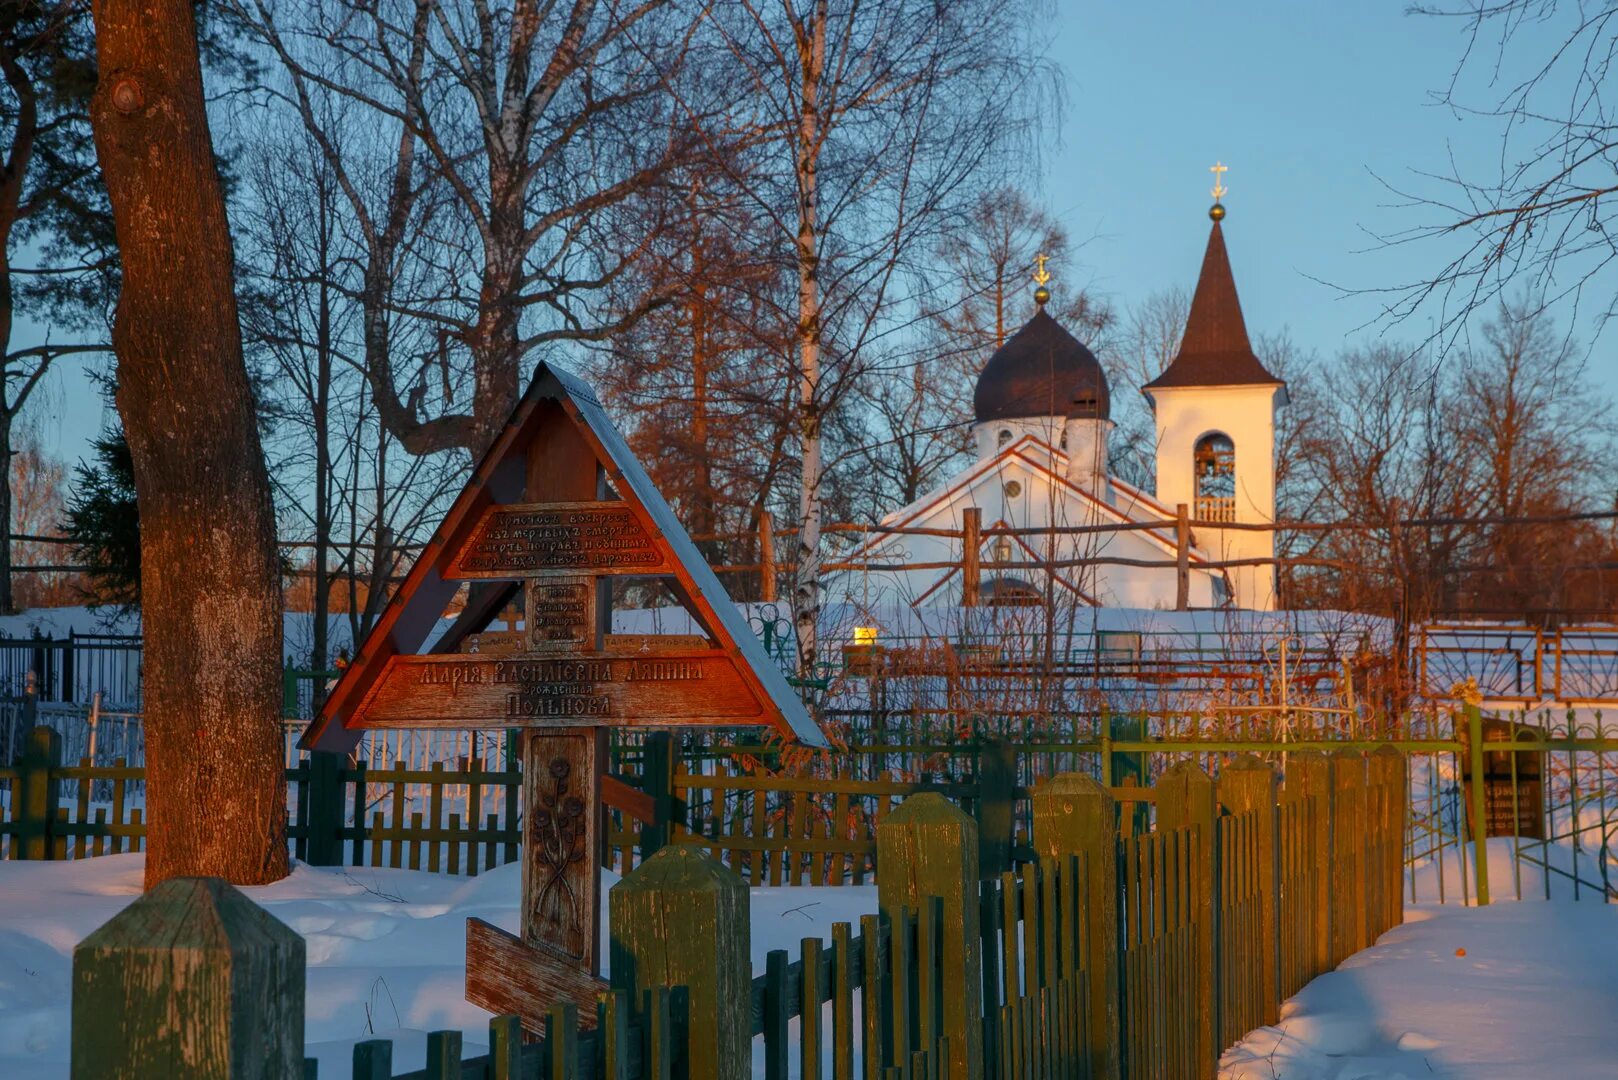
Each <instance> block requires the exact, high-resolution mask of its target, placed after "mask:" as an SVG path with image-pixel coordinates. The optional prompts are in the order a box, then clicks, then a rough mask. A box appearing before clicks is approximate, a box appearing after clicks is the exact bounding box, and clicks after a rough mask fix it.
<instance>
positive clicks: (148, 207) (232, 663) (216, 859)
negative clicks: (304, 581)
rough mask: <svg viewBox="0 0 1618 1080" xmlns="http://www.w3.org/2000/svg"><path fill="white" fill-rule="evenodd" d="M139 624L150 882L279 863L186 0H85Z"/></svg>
mask: <svg viewBox="0 0 1618 1080" xmlns="http://www.w3.org/2000/svg"><path fill="white" fill-rule="evenodd" d="M93 11H94V16H95V26H96V49H97V54H98V59H99V64H100V82H99V84H98V86H97V87H96V93H95V98H94V101H93V103H92V107H91V123H92V126H93V129H94V132H95V141H96V152H97V155H98V156H99V158H100V161H101V168H102V171H103V173H104V175H105V177H106V182H107V191H108V194H109V195H110V196H111V200H112V210H113V222H114V225H115V227H116V230H117V237H118V249H119V252H120V254H121V258H122V264H123V291H122V294H121V295H120V296H119V299H118V314H117V320H116V322H115V323H114V326H113V346H114V350H115V351H116V353H117V356H118V411H119V413H120V415H121V416H122V417H123V422H124V430H125V433H126V434H127V436H128V439H129V448H130V452H131V455H132V456H133V458H134V464H135V490H136V494H137V497H138V499H139V503H140V518H141V607H142V619H143V625H144V632H145V638H146V643H145V699H146V760H147V813H148V818H147V820H148V821H149V822H150V826H149V829H148V834H147V835H148V846H147V855H146V884H147V887H148V888H150V887H151V886H152V885H155V884H157V883H158V882H160V881H163V880H164V879H166V878H170V877H177V876H182V875H198V874H202V875H215V876H218V877H223V878H225V879H227V880H229V881H231V882H234V883H236V884H239V885H256V884H262V883H265V882H269V881H274V880H276V879H278V878H281V877H283V876H285V875H286V872H287V844H286V781H285V778H284V775H283V773H282V760H281V754H282V750H281V725H280V696H281V695H280V691H281V685H280V683H281V680H280V675H281V670H280V668H281V666H280V655H281V589H280V580H279V574H278V568H277V565H276V554H275V531H274V514H273V511H272V507H271V502H270V486H269V479H268V477H267V475H266V473H265V468H264V455H263V452H262V450H261V449H260V447H259V441H258V430H257V427H256V426H255V424H254V420H253V400H252V395H251V392H250V390H249V387H248V381H247V369H246V366H245V365H244V364H243V361H242V347H241V328H240V325H239V323H238V321H237V314H236V297H235V293H234V291H233V288H232V284H233V281H234V270H235V267H234V256H233V252H232V249H231V241H230V231H229V228H228V226H227V224H226V220H225V204H224V199H223V197H222V195H221V193H220V185H219V175H218V172H217V170H216V168H215V163H214V156H213V148H212V144H211V141H210V136H209V132H208V120H207V112H206V109H205V106H204V101H203V94H202V71H201V67H200V65H199V62H198V57H197V40H196V27H195V25H194V24H193V21H192V4H191V3H190V0H95V4H94V8H93Z"/></svg>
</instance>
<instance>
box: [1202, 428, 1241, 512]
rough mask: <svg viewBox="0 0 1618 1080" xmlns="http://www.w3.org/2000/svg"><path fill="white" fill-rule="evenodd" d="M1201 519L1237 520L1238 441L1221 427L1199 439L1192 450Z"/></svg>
mask: <svg viewBox="0 0 1618 1080" xmlns="http://www.w3.org/2000/svg"><path fill="white" fill-rule="evenodd" d="M1191 475H1192V476H1194V477H1195V478H1196V507H1195V510H1194V516H1195V517H1196V519H1197V520H1198V521H1235V520H1236V444H1235V443H1234V442H1232V441H1231V439H1230V436H1229V435H1226V434H1224V433H1223V432H1220V431H1210V432H1209V433H1208V434H1206V435H1204V436H1203V437H1202V438H1200V439H1198V440H1197V443H1196V446H1195V448H1194V449H1193V450H1192V452H1191Z"/></svg>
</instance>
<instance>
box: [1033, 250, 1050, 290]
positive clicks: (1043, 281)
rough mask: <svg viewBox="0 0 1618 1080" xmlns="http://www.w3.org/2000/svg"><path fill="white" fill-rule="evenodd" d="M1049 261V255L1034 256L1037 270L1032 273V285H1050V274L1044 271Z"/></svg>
mask: <svg viewBox="0 0 1618 1080" xmlns="http://www.w3.org/2000/svg"><path fill="white" fill-rule="evenodd" d="M1049 260H1050V256H1049V255H1035V256H1034V262H1035V263H1036V264H1037V265H1038V268H1037V269H1036V270H1035V271H1034V284H1035V285H1048V284H1049V283H1050V280H1051V275H1050V272H1049V271H1047V270H1046V269H1045V264H1046V263H1047V262H1048V261H1049Z"/></svg>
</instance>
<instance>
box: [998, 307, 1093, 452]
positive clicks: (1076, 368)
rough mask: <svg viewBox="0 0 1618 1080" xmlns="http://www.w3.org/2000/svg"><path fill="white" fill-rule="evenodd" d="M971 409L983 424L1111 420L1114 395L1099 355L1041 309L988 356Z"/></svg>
mask: <svg viewBox="0 0 1618 1080" xmlns="http://www.w3.org/2000/svg"><path fill="white" fill-rule="evenodd" d="M972 407H973V412H974V414H975V415H976V417H977V419H978V421H979V422H980V423H981V422H984V421H988V420H1011V419H1015V418H1017V417H1023V416H1065V417H1067V418H1069V419H1089V418H1095V419H1100V420H1107V419H1110V418H1111V412H1112V395H1111V391H1110V390H1109V389H1108V387H1107V375H1106V372H1104V371H1102V370H1101V364H1100V362H1099V361H1097V360H1096V357H1095V353H1092V352H1091V351H1090V350H1089V349H1087V348H1085V347H1084V345H1083V344H1082V343H1080V342H1079V340H1078V339H1077V338H1075V337H1074V336H1073V335H1072V334H1070V333H1068V332H1067V331H1066V330H1064V329H1063V328H1062V324H1061V323H1058V322H1057V321H1056V320H1055V319H1053V318H1051V317H1050V315H1048V314H1047V313H1046V311H1045V308H1044V305H1041V306H1040V309H1039V310H1038V311H1036V312H1035V313H1034V317H1033V318H1032V319H1029V320H1028V323H1027V324H1026V325H1025V326H1024V327H1023V328H1022V329H1021V330H1018V331H1017V332H1016V333H1015V334H1013V335H1011V337H1010V339H1008V340H1007V341H1006V343H1005V344H1004V345H1002V346H1000V348H998V349H996V350H995V353H994V355H993V356H991V357H989V362H988V363H987V364H985V365H984V367H983V373H982V374H981V375H979V376H978V385H977V390H976V391H975V392H974V393H973V395H972Z"/></svg>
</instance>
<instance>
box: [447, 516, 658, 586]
mask: <svg viewBox="0 0 1618 1080" xmlns="http://www.w3.org/2000/svg"><path fill="white" fill-rule="evenodd" d="M668 571H669V565H668V560H667V559H665V558H664V556H663V550H662V545H660V544H659V543H657V541H656V539H655V538H654V537H653V535H652V534H651V533H650V532H649V531H647V529H646V526H645V525H643V524H642V523H641V519H640V517H639V515H638V514H636V512H635V511H634V510H633V509H631V508H630V507H629V506H627V505H625V504H624V503H611V502H605V503H603V502H564V503H528V504H521V505H510V506H493V507H490V508H489V509H488V510H486V511H485V512H484V514H483V517H482V519H481V520H480V521H479V522H478V523H477V525H476V526H475V527H474V528H473V530H472V535H471V537H470V538H469V539H468V540H467V542H466V543H465V544H464V545H463V546H462V547H461V549H460V551H459V552H458V553H457V554H456V556H455V559H454V561H453V562H452V563H451V564H450V567H449V571H448V573H446V574H445V577H448V578H451V579H457V578H527V577H542V576H548V575H552V574H578V573H598V574H662V573H667V572H668Z"/></svg>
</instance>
